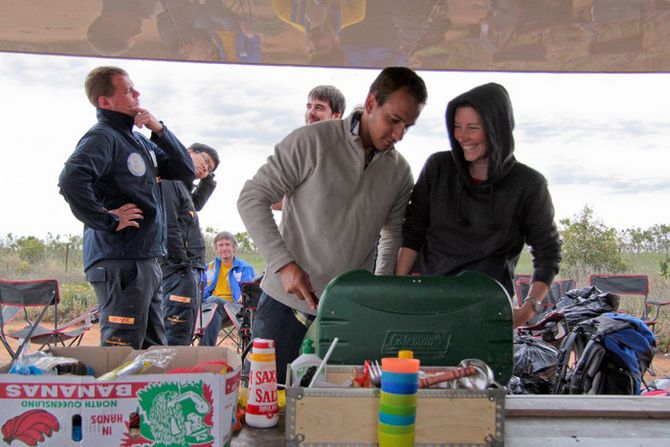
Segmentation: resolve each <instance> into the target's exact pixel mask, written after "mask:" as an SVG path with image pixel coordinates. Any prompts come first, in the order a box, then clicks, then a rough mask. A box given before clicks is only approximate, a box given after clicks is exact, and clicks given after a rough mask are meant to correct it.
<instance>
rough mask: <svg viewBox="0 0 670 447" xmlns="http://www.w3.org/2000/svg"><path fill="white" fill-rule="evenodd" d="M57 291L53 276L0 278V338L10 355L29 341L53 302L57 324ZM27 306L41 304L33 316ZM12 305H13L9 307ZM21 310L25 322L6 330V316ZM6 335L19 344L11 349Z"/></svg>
mask: <svg viewBox="0 0 670 447" xmlns="http://www.w3.org/2000/svg"><path fill="white" fill-rule="evenodd" d="M59 301H60V293H59V291H58V281H56V280H55V279H42V280H35V281H11V280H5V279H0V306H1V307H2V313H1V314H0V315H1V316H0V318H2V320H0V342H2V344H3V346H4V347H5V349H6V350H7V352H9V355H10V356H11V357H12V359H16V358H17V357H18V356H19V355H21V352H23V350H24V349H26V347H27V346H28V344H29V343H30V342H31V337H32V336H33V334H34V333H35V332H36V331H37V330H38V327H39V324H40V323H41V322H42V319H43V318H44V316H45V315H46V313H47V311H49V308H50V307H52V306H53V311H54V325H55V327H57V325H58V302H59ZM28 307H35V308H41V310H40V311H39V313H38V314H37V316H35V317H32V318H31V317H30V316H29V314H28ZM12 308H13V309H12ZM20 310H23V313H24V316H25V320H26V326H25V328H23V329H21V330H19V331H16V332H11V333H9V332H6V330H5V324H6V323H7V321H6V320H5V319H6V318H9V319H10V320H11V319H14V318H16V316H17V314H18V312H19V311H20ZM8 338H14V339H17V340H18V342H19V344H18V347H17V349H16V350H14V349H13V348H12V347H11V345H10V344H9V341H8Z"/></svg>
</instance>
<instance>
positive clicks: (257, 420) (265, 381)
mask: <svg viewBox="0 0 670 447" xmlns="http://www.w3.org/2000/svg"><path fill="white" fill-rule="evenodd" d="M249 361H250V363H251V367H250V372H249V393H248V396H247V413H246V416H245V421H246V423H247V425H249V426H251V427H257V428H268V427H274V426H275V425H277V422H278V421H279V405H278V402H277V366H276V361H275V342H274V340H264V339H260V338H257V339H255V340H254V344H253V350H252V352H251V354H249Z"/></svg>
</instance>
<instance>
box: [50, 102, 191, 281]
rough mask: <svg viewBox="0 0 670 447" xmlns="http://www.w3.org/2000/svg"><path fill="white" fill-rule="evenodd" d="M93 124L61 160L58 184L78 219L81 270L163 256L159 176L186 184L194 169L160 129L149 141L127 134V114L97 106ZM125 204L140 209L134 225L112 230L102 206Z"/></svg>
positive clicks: (129, 126) (129, 130)
mask: <svg viewBox="0 0 670 447" xmlns="http://www.w3.org/2000/svg"><path fill="white" fill-rule="evenodd" d="M97 118H98V123H97V124H96V125H94V126H93V127H92V128H91V129H90V130H89V131H88V132H86V134H85V135H84V136H83V137H82V139H81V140H80V141H79V143H78V144H77V147H76V149H75V151H74V153H73V154H72V155H71V156H70V158H69V159H68V160H67V161H66V162H65V167H64V168H63V171H62V172H61V174H60V177H59V180H58V184H59V186H60V192H61V194H62V195H63V196H64V197H65V200H66V201H67V202H68V204H69V205H70V208H71V209H72V213H73V214H74V215H75V217H76V218H77V219H79V220H80V221H82V222H83V223H84V270H87V269H88V268H89V267H90V266H91V265H93V263H95V262H97V261H99V260H102V259H147V258H153V257H158V256H164V255H165V253H166V239H167V231H166V226H165V216H164V212H163V198H162V196H161V191H160V188H159V186H158V182H159V176H160V177H162V178H166V179H178V180H184V181H188V182H192V181H193V178H194V175H195V174H194V168H193V162H192V161H191V157H190V156H189V155H188V153H187V152H186V149H185V148H184V146H183V145H182V144H181V143H180V142H179V140H177V138H176V137H175V136H174V135H173V134H172V133H171V132H170V131H169V130H168V129H167V128H166V127H164V128H163V135H162V136H161V137H158V136H157V135H155V134H152V136H151V141H150V140H149V139H147V138H146V137H145V136H144V135H142V134H141V133H139V132H133V123H134V121H133V117H131V116H129V115H126V114H124V113H119V112H113V111H110V110H104V109H97ZM126 203H134V204H136V205H137V206H138V207H139V208H140V209H141V210H142V212H143V217H144V219H142V220H139V221H138V222H139V224H140V227H139V228H130V227H128V228H125V229H123V230H121V231H119V232H117V231H115V230H116V227H117V226H118V218H117V217H116V216H113V215H112V214H110V213H109V212H107V210H113V209H116V208H118V207H120V206H121V205H123V204H126Z"/></svg>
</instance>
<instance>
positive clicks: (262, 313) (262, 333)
mask: <svg viewBox="0 0 670 447" xmlns="http://www.w3.org/2000/svg"><path fill="white" fill-rule="evenodd" d="M309 318H310V319H309V321H308V323H307V325H305V324H303V323H301V322H300V321H298V319H297V318H296V316H295V313H294V309H293V308H291V307H288V306H287V305H285V304H282V303H280V302H279V301H277V300H275V299H274V298H272V297H271V296H270V295H268V294H266V293H265V292H263V294H262V295H261V298H260V301H259V302H258V309H257V310H256V315H255V316H254V324H253V329H252V333H251V336H252V338H266V339H272V340H274V341H275V356H276V359H277V383H286V366H287V365H288V364H289V363H291V362H292V361H293V360H295V359H296V358H297V357H298V355H300V345H301V344H302V340H303V338H305V334H306V333H307V329H308V327H309V324H311V322H312V321H311V317H309Z"/></svg>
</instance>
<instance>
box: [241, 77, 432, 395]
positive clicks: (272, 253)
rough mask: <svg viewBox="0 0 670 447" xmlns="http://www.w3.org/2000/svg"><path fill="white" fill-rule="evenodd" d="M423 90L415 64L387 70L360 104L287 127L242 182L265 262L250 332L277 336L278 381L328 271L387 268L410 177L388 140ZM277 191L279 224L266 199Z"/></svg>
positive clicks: (412, 116)
mask: <svg viewBox="0 0 670 447" xmlns="http://www.w3.org/2000/svg"><path fill="white" fill-rule="evenodd" d="M426 98H427V93H426V86H425V84H424V82H423V80H422V79H421V78H420V77H419V76H418V75H417V74H416V73H415V72H414V71H412V70H410V69H408V68H405V67H388V68H385V69H384V70H383V71H382V72H381V73H380V74H379V76H378V77H377V78H376V79H375V81H374V82H373V83H372V85H371V86H370V90H369V93H368V95H367V97H366V99H365V103H364V106H363V108H362V109H357V110H354V112H353V113H352V114H351V115H349V116H348V117H347V118H346V119H343V120H327V121H320V122H317V123H314V124H310V125H309V126H305V127H301V128H299V129H297V130H295V131H293V132H292V133H291V134H289V135H288V136H287V137H286V138H284V140H283V141H281V142H280V143H279V144H277V146H276V147H275V152H274V155H272V156H271V157H269V158H268V161H267V162H266V163H265V164H264V165H263V166H261V168H260V169H259V170H258V172H257V173H256V175H255V176H254V177H253V178H252V179H251V180H248V181H247V182H246V183H245V185H244V187H243V188H242V191H241V193H240V196H239V199H238V201H237V207H238V210H239V212H240V216H241V217H242V220H243V221H244V224H245V226H246V227H247V230H248V231H249V235H250V236H251V238H252V239H253V240H254V242H255V243H256V246H257V247H258V248H259V250H260V251H261V254H262V255H263V256H264V257H265V259H266V261H267V266H266V271H265V276H264V277H263V281H262V282H261V288H262V289H263V292H264V293H263V295H262V296H261V299H260V302H259V306H258V311H257V313H256V317H255V320H254V328H253V337H260V338H269V339H274V340H275V341H276V359H277V375H278V380H279V382H283V381H284V380H285V373H286V365H287V363H289V362H291V361H292V360H293V359H295V358H296V357H297V356H298V354H299V352H298V350H299V347H300V343H301V342H302V339H303V337H304V336H305V333H306V331H307V328H308V326H309V324H310V323H311V321H312V319H313V316H314V315H316V307H317V305H318V297H319V296H320V295H321V293H322V292H323V290H324V288H325V287H326V285H327V284H328V282H330V280H331V279H333V278H334V277H336V276H338V275H340V274H342V273H345V272H347V271H350V270H355V269H366V270H369V271H374V272H375V273H376V274H380V275H392V274H393V270H394V267H395V258H396V255H397V253H398V249H399V246H400V239H401V234H400V231H401V226H402V219H403V216H404V213H405V207H406V205H407V202H408V200H409V196H410V193H411V191H412V186H413V184H414V182H413V178H412V173H411V170H410V167H409V164H408V163H407V161H406V160H405V159H404V158H403V157H402V155H400V153H398V152H397V151H396V150H395V148H394V144H395V143H397V142H398V141H400V140H401V139H402V138H403V136H404V134H405V132H407V129H409V128H410V127H411V126H412V125H414V123H415V122H416V120H417V119H418V117H419V114H420V113H421V110H422V108H423V105H424V104H425V102H426ZM282 197H286V198H285V200H284V210H283V213H282V223H281V229H279V228H278V227H277V225H276V224H275V221H274V218H273V216H272V211H271V210H270V205H271V204H273V203H276V202H278V201H279V200H280V199H281V198H282ZM375 254H376V257H375ZM375 258H376V266H375Z"/></svg>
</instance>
